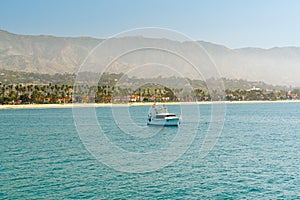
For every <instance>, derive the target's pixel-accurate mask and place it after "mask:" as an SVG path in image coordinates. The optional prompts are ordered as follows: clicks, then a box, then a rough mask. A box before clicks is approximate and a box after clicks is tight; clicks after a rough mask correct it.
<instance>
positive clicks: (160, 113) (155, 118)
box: [147, 104, 180, 126]
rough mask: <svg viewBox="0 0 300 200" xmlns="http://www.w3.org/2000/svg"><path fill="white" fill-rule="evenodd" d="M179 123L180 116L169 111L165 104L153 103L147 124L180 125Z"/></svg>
mask: <svg viewBox="0 0 300 200" xmlns="http://www.w3.org/2000/svg"><path fill="white" fill-rule="evenodd" d="M179 123H180V119H179V117H178V116H176V114H174V113H169V112H168V110H167V108H166V107H165V106H164V105H163V106H162V107H157V106H156V104H153V105H152V107H151V109H150V111H149V114H148V121H147V125H154V126H178V125H179Z"/></svg>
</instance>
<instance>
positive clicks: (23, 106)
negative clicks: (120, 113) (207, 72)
mask: <svg viewBox="0 0 300 200" xmlns="http://www.w3.org/2000/svg"><path fill="white" fill-rule="evenodd" d="M255 103H300V100H278V101H201V102H157V104H165V105H181V104H184V105H188V104H191V105H193V104H199V105H201V104H203V105H204V104H208V105H209V104H228V105H229V104H255ZM152 104H153V102H135V103H123V104H122V103H74V104H72V103H68V104H19V105H0V110H9V109H50V108H53V109H55V108H73V107H112V106H116V107H118V106H151V105H152Z"/></svg>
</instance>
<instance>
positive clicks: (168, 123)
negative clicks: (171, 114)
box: [147, 118, 179, 126]
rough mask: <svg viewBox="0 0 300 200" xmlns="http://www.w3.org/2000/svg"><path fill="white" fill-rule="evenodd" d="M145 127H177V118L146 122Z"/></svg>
mask: <svg viewBox="0 0 300 200" xmlns="http://www.w3.org/2000/svg"><path fill="white" fill-rule="evenodd" d="M147 125H150V126H178V125H179V118H172V119H152V120H148V122H147Z"/></svg>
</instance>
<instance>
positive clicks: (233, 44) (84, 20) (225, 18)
mask: <svg viewBox="0 0 300 200" xmlns="http://www.w3.org/2000/svg"><path fill="white" fill-rule="evenodd" d="M140 27H162V28H169V29H174V30H177V31H180V32H182V33H184V34H186V35H188V36H190V37H191V38H193V39H195V40H205V41H208V42H213V43H218V44H223V45H225V46H227V47H230V48H239V47H247V46H251V47H262V48H270V47H274V46H300V1H299V0H193V1H192V0H185V1H184V0H118V1H117V0H106V1H104V0H0V29H3V30H7V31H10V32H13V33H18V34H34V35H40V34H46V35H55V36H91V37H97V38H106V37H109V36H111V35H114V34H117V33H118V32H121V31H125V30H128V29H132V28H140Z"/></svg>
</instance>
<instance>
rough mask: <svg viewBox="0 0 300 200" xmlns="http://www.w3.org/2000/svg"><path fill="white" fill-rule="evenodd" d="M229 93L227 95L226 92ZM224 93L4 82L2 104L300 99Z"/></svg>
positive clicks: (270, 93) (281, 94) (249, 92)
mask: <svg viewBox="0 0 300 200" xmlns="http://www.w3.org/2000/svg"><path fill="white" fill-rule="evenodd" d="M224 95H225V96H224ZM224 95H223V96H222V95H219V94H218V92H217V91H210V92H209V91H208V90H207V88H196V89H193V90H188V91H186V90H184V89H182V88H172V89H171V88H167V87H164V86H162V85H157V84H154V85H147V86H144V87H140V88H137V89H130V88H126V87H119V86H115V85H99V86H88V85H75V86H73V85H57V84H55V85H52V84H51V83H50V84H44V85H33V84H28V85H23V84H9V85H5V84H2V83H0V103H1V104H31V103H36V104H42V103H72V102H96V103H111V102H128V101H132V102H147V101H155V102H159V101H210V100H227V101H243V100H278V99H280V100H283V99H291V98H293V99H299V96H300V94H299V95H298V94H297V93H289V94H288V93H287V92H286V91H276V92H274V91H266V90H241V89H237V90H230V89H226V90H225V94H224Z"/></svg>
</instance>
